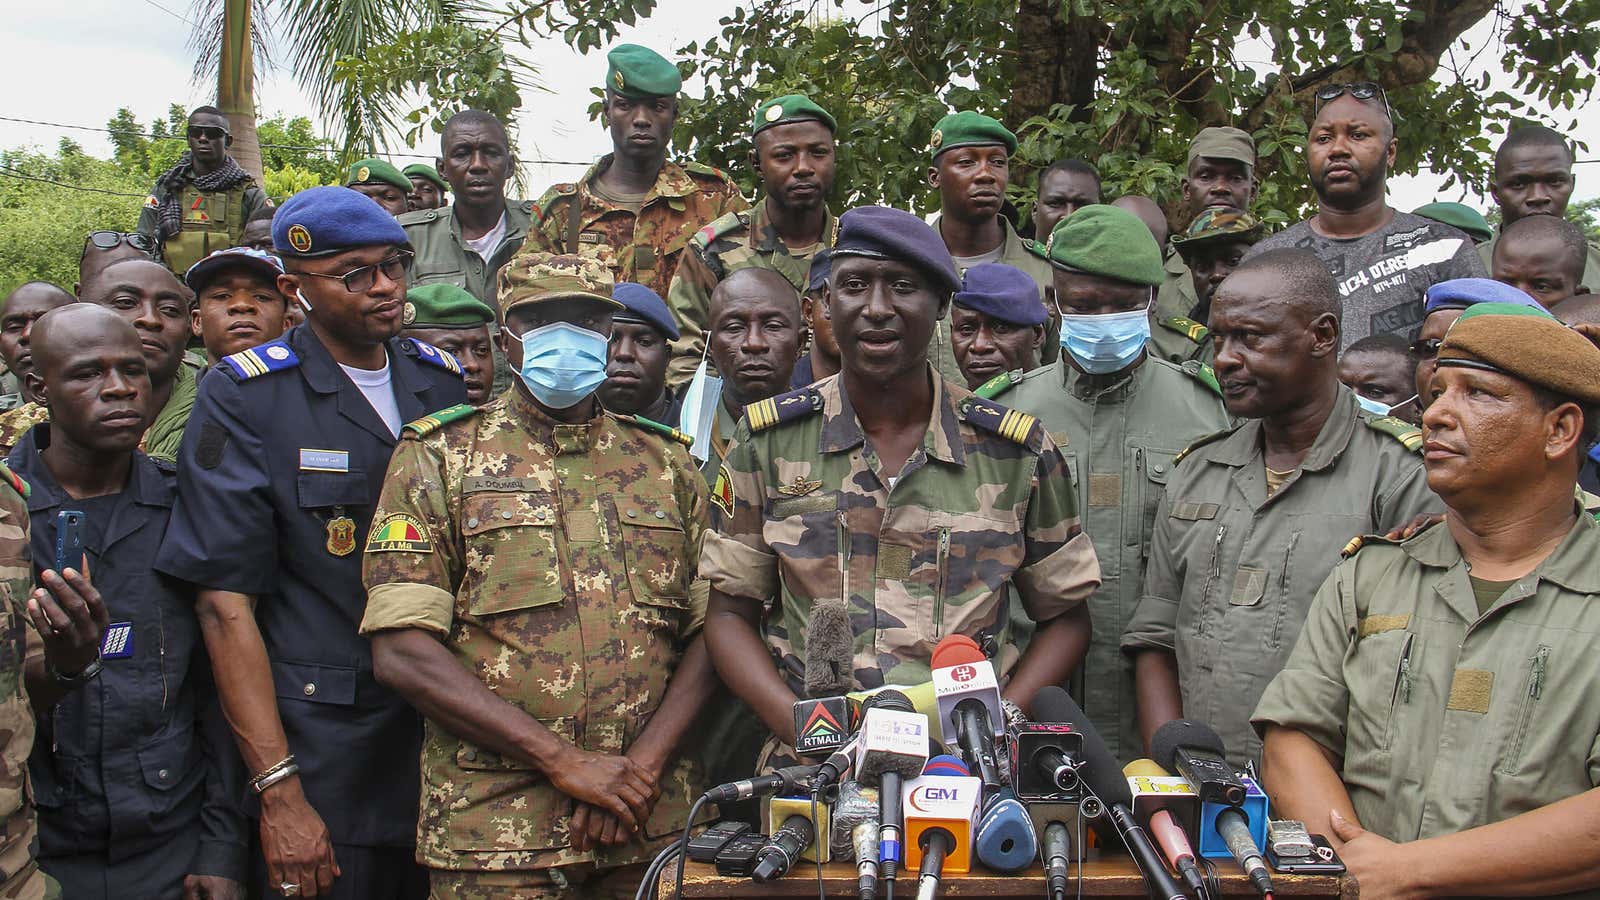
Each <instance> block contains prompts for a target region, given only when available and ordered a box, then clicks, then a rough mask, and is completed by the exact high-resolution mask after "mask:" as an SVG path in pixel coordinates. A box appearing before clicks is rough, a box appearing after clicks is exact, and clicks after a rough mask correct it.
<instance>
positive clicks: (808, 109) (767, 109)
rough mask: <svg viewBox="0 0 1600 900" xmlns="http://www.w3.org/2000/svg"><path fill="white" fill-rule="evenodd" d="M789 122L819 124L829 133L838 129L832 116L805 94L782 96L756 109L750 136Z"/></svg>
mask: <svg viewBox="0 0 1600 900" xmlns="http://www.w3.org/2000/svg"><path fill="white" fill-rule="evenodd" d="M790 122H821V123H822V124H824V125H826V126H828V130H829V131H837V130H838V129H839V125H838V123H837V122H835V121H833V116H830V115H828V111H827V110H825V109H823V108H822V107H820V106H818V105H817V104H815V103H813V102H812V101H811V98H810V97H807V96H806V95H805V94H784V95H783V96H782V97H773V98H772V99H771V100H768V101H767V102H765V103H763V104H761V105H760V106H758V107H756V118H755V122H754V123H753V124H751V126H750V136H751V137H755V136H756V135H758V134H760V133H761V132H763V131H765V130H767V129H768V128H771V127H772V126H774V125H787V124H789V123H790Z"/></svg>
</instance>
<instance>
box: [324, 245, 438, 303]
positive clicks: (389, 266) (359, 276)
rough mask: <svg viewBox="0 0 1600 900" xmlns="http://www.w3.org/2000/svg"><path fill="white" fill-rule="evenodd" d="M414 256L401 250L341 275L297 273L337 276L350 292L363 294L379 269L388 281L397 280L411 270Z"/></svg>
mask: <svg viewBox="0 0 1600 900" xmlns="http://www.w3.org/2000/svg"><path fill="white" fill-rule="evenodd" d="M416 256H417V255H416V254H415V253H412V252H411V251H409V250H401V251H400V252H399V253H396V254H395V255H393V256H391V257H389V258H388V259H385V260H384V261H382V262H379V263H373V264H372V265H370V266H361V267H359V268H355V269H351V270H350V271H348V272H346V273H344V274H343V275H324V274H322V273H321V272H301V273H299V274H301V275H311V276H314V277H316V278H337V279H339V280H340V281H342V282H344V289H345V290H347V291H349V292H350V293H352V294H364V293H366V292H367V291H370V290H372V286H373V285H374V284H377V283H378V270H379V269H382V270H383V276H384V277H385V278H387V279H389V280H390V281H399V280H400V279H402V278H404V277H405V275H406V273H407V272H409V271H411V262H412V260H414V259H416Z"/></svg>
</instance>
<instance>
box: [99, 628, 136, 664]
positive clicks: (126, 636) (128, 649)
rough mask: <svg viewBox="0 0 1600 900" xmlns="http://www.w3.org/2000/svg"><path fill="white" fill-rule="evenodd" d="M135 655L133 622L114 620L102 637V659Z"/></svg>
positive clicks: (124, 657) (125, 657)
mask: <svg viewBox="0 0 1600 900" xmlns="http://www.w3.org/2000/svg"><path fill="white" fill-rule="evenodd" d="M132 655H133V623H132V622H112V623H111V624H110V625H107V626H106V633H105V636H104V637H102V638H101V639H100V658H101V659H127V658H128V657H130V656H132Z"/></svg>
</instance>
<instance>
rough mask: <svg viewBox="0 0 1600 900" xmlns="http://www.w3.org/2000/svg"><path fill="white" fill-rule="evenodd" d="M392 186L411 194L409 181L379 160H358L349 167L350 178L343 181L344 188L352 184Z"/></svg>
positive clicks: (388, 164)
mask: <svg viewBox="0 0 1600 900" xmlns="http://www.w3.org/2000/svg"><path fill="white" fill-rule="evenodd" d="M380 183H381V184H392V185H394V186H395V187H397V188H399V189H400V190H402V191H405V192H406V193H408V194H409V193H411V179H409V178H407V177H405V176H404V175H401V174H400V170H399V169H396V168H395V167H394V166H393V165H392V164H390V163H387V162H384V161H383V160H381V159H358V160H356V161H355V162H354V163H352V164H351V165H350V177H348V178H346V179H345V180H344V185H345V187H349V186H350V185H352V184H380Z"/></svg>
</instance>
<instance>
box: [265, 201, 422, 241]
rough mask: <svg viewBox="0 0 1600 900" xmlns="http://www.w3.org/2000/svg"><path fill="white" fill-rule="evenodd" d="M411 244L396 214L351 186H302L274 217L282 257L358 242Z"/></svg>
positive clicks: (274, 236) (275, 238) (273, 225)
mask: <svg viewBox="0 0 1600 900" xmlns="http://www.w3.org/2000/svg"><path fill="white" fill-rule="evenodd" d="M408 243H409V241H407V240H406V230H405V229H404V228H401V227H400V223H399V222H397V221H395V218H394V216H392V215H390V214H389V213H388V212H386V211H384V208H383V207H381V206H379V205H378V204H377V202H376V201H374V200H373V199H372V198H371V197H368V196H367V195H366V194H363V193H361V192H360V191H353V190H351V189H350V188H347V187H314V188H310V189H308V190H304V191H301V192H300V193H298V194H295V195H294V196H293V197H290V198H289V199H288V200H285V201H284V202H283V205H282V206H280V207H278V212H277V214H275V215H274V216H273V217H272V248H273V249H274V250H276V251H277V253H278V255H279V256H328V255H329V254H333V253H342V252H344V251H345V250H349V249H351V248H353V247H371V246H373V245H375V244H394V245H396V246H405V245H407V244H408Z"/></svg>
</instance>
